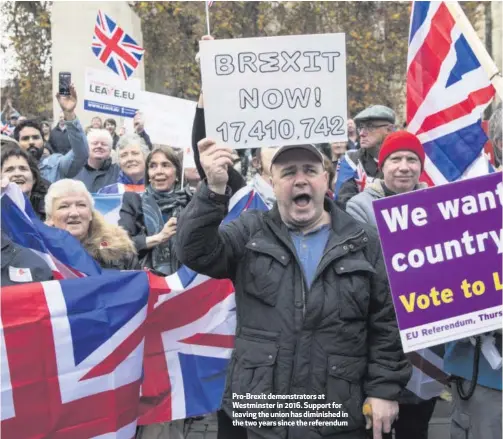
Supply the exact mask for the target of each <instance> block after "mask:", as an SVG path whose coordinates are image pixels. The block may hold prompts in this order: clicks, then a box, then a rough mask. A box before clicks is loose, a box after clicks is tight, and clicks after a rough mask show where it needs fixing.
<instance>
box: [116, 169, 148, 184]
mask: <svg viewBox="0 0 503 439" xmlns="http://www.w3.org/2000/svg"><path fill="white" fill-rule="evenodd" d="M144 180H145V179H144V178H142V179H141V180H140V181H133V180H132V179H131V177H128V176H127V175H126V174H125V173H124V171H122V169H121V171H120V172H119V178H118V180H117V183H122V184H132V185H139V184H144Z"/></svg>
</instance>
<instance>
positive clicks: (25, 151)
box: [1, 87, 502, 439]
mask: <svg viewBox="0 0 503 439" xmlns="http://www.w3.org/2000/svg"><path fill="white" fill-rule="evenodd" d="M56 98H57V100H58V103H59V105H60V108H61V113H60V115H59V119H58V120H57V121H55V122H50V121H37V120H33V119H26V118H25V117H23V116H22V115H21V114H20V113H19V112H18V111H16V109H14V108H13V106H12V103H11V102H10V100H7V103H6V105H5V107H4V109H3V112H2V124H3V127H2V137H1V176H2V179H3V180H2V185H3V186H5V184H6V181H7V180H8V181H10V182H13V183H16V184H17V185H19V187H20V188H21V190H22V192H23V193H24V194H25V195H26V197H27V198H28V199H29V200H30V202H31V205H32V207H33V209H34V211H35V213H36V215H37V216H38V217H39V219H40V220H41V221H43V222H45V223H46V224H47V225H49V226H52V227H56V228H59V229H63V230H66V231H67V232H68V233H70V234H71V235H72V236H74V237H75V238H76V239H77V240H78V241H79V242H80V243H81V245H82V247H83V248H85V249H86V250H87V251H88V253H89V254H90V255H91V256H92V257H93V258H94V259H95V260H96V262H97V263H98V264H99V265H100V266H101V267H102V268H107V269H120V270H124V269H126V270H130V269H149V270H152V271H153V272H154V273H157V274H160V275H170V274H172V273H174V272H175V271H176V270H177V269H178V268H179V267H180V265H181V260H180V257H179V255H178V254H177V251H178V250H177V245H176V239H175V238H176V233H177V228H179V227H180V224H179V219H180V216H181V215H182V213H183V211H184V209H185V208H186V207H187V206H188V205H189V203H190V202H191V200H192V198H193V197H194V194H195V192H196V191H197V190H198V187H199V186H200V185H201V181H203V180H205V178H206V170H205V169H206V167H205V164H204V163H203V160H202V157H201V154H200V151H199V149H198V144H199V143H200V142H202V141H204V139H205V137H206V133H205V125H204V102H203V99H202V97H201V98H200V100H199V103H198V106H197V109H196V114H195V119H194V125H193V133H192V134H193V136H192V137H193V138H192V148H193V152H194V156H195V163H196V167H195V168H186V169H183V156H182V152H181V150H177V149H174V148H171V147H169V146H160V145H153V144H152V142H151V141H150V137H149V135H148V133H147V132H146V129H145V127H146V126H148V121H144V120H143V116H142V115H141V114H140V113H137V115H136V116H135V118H134V132H125V130H124V129H123V128H122V127H118V124H117V121H116V120H115V119H114V118H110V117H108V118H101V117H98V116H96V117H94V118H93V119H92V121H91V124H90V126H88V127H82V126H81V123H80V122H79V119H78V115H77V114H76V112H75V108H76V106H77V99H78V97H77V94H76V91H75V89H74V88H73V87H71V94H70V96H61V95H59V94H58V95H57V96H56ZM398 126H399V124H398V121H397V118H396V115H395V112H394V111H393V110H392V109H390V108H388V107H385V106H383V105H373V106H371V107H369V108H366V109H365V110H363V111H362V112H360V113H359V114H357V115H355V116H354V118H353V119H349V120H348V122H347V132H348V141H343V142H334V143H326V144H321V145H316V148H317V149H318V150H319V151H321V153H322V154H323V167H324V170H325V171H326V172H327V175H328V185H327V187H326V194H327V196H328V197H329V198H331V199H334V198H336V203H337V205H338V206H339V208H341V209H342V210H344V211H346V212H347V213H348V214H350V215H351V216H352V217H353V218H355V219H356V220H358V221H360V222H362V223H366V224H368V225H370V226H371V227H374V228H375V227H376V224H375V216H374V213H373V209H372V201H373V200H375V199H379V198H383V197H387V196H392V195H396V194H401V193H407V192H410V191H413V190H417V189H420V188H423V187H425V186H424V184H423V183H421V181H420V176H421V173H422V171H423V169H424V161H425V153H424V150H423V147H422V145H421V143H420V142H419V140H418V139H417V137H416V136H414V135H412V134H410V133H407V132H406V131H402V130H399V129H398ZM489 134H490V137H491V141H492V143H493V146H494V153H495V157H496V163H497V167H499V166H500V165H501V144H502V140H501V108H499V109H497V110H496V111H495V113H494V115H493V117H492V119H491V122H490V133H489ZM327 140H328V139H327ZM276 150H277V148H274V147H271V148H261V149H254V150H239V151H234V152H233V156H232V157H233V162H232V163H233V165H234V166H233V167H229V169H228V174H229V180H228V186H229V188H230V191H231V193H236V192H237V191H238V190H239V189H241V188H242V187H244V186H245V185H253V187H254V189H255V190H256V191H257V192H258V193H259V194H260V196H261V197H262V199H263V200H264V201H265V202H266V204H267V205H268V206H269V207H270V208H272V207H273V206H274V204H275V201H276V196H275V193H274V191H273V188H272V187H271V162H272V160H273V157H274V154H275V152H276ZM343 163H344V164H345V166H349V167H350V168H351V169H353V170H358V169H360V170H362V172H363V173H362V178H361V179H358V178H354V177H351V178H348V179H344V178H341V174H342V172H343V171H342V169H341V167H342V166H343ZM363 177H364V178H363ZM93 194H123V198H122V207H121V210H120V220H119V223H118V224H110V223H107V221H105V219H104V217H103V215H102V214H101V213H100V212H98V211H97V210H96V209H95V207H94V199H93ZM335 194H337V196H336V197H335ZM20 252H21V253H20ZM20 257H21V258H22V259H23V264H24V265H27V266H28V267H27V268H31V269H32V271H33V276H32V281H45V280H50V279H52V274H51V271H50V270H48V269H47V267H45V266H44V262H43V261H42V260H37V258H36V255H33V254H27V253H26V251H25V249H22V248H19V246H18V245H17V244H15V243H14V242H13V240H12V239H11V237H9V236H7V235H6V234H5V233H4V232H3V231H2V277H1V281H2V285H3V286H5V285H13V284H17V283H18V282H19V281H18V280H17V279H15V276H14V278H13V274H12V270H11V271H9V267H12V266H14V267H15V266H16V264H19V258H20ZM498 342H499V343H500V344H501V336H499V338H498ZM474 349H475V348H474V347H473V346H472V345H471V344H470V343H468V344H466V343H465V344H463V343H457V344H454V345H453V346H452V348H451V349H450V350H448V352H447V355H446V368H447V369H449V368H450V372H451V373H453V374H455V375H456V376H459V377H460V378H459V381H460V382H461V383H462V384H463V383H464V382H469V381H470V380H471V379H472V376H471V373H470V369H469V367H465V365H466V364H471V362H472V359H473V356H474V355H475V351H474ZM480 361H481V362H483V359H481V360H480ZM479 373H480V378H479V381H478V383H479V384H480V385H479V386H477V389H475V390H472V395H471V396H472V399H471V401H472V402H471V404H469V403H468V402H467V401H465V400H464V399H463V398H462V397H461V398H460V397H455V400H456V401H457V402H458V403H459V405H458V406H457V410H458V411H457V412H455V413H454V414H453V419H454V420H456V419H460V417H461V415H462V414H463V413H466V412H467V411H468V412H470V413H473V415H472V419H471V424H470V425H471V427H470V428H472V429H473V431H474V432H475V433H474V435H473V436H470V437H474V438H484V439H485V438H488V439H491V438H497V437H501V436H500V435H499V436H498V433H497V432H496V429H497V428H499V434H501V400H500V401H499V405H498V403H497V399H498V398H500V399H501V376H500V375H499V376H498V374H499V372H498V373H496V372H494V371H493V370H492V369H490V368H487V367H483V366H482V367H481V368H480V372H479ZM454 393H455V394H456V395H458V393H457V392H454ZM435 401H436V398H432V399H431V400H427V401H425V400H421V399H420V398H418V397H417V396H415V395H414V394H412V392H407V391H404V392H403V394H402V395H401V399H400V401H399V402H400V417H399V419H398V421H397V423H396V424H395V434H396V438H397V439H403V438H406V439H414V438H426V437H427V431H428V423H429V420H430V419H431V416H432V413H433V410H434V407H435ZM488 401H492V403H489V402H488ZM482 402H483V404H482ZM491 404H494V407H496V408H498V407H499V413H498V414H496V411H495V410H496V409H495V410H487V411H486V413H485V414H484V413H483V412H481V411H480V410H479V409H478V408H477V407H479V406H480V407H481V406H482V405H483V406H484V407H491ZM495 416H496V417H499V424H497V425H495V424H494V422H492V421H491V422H489V421H488V419H490V417H495ZM456 422H457V421H456ZM225 425H227V424H226V421H225V419H224V420H222V421H221V426H222V429H224V428H225V427H223V426H225ZM456 425H457V426H456V427H453V428H454V429H455V428H458V430H459V432H458V433H459V435H458V436H452V437H453V438H454V437H456V438H457V437H459V438H461V437H465V436H463V431H465V430H466V428H465V427H463V426H462V425H460V423H459V422H457V424H456ZM138 434H139V435H142V434H143V436H142V437H144V438H147V437H148V436H147V435H148V431H147V430H146V429H144V430H143V431H142V432H139V433H138ZM234 434H236V433H230V436H228V437H232V435H234ZM222 437H223V436H222ZM236 437H238V436H236Z"/></svg>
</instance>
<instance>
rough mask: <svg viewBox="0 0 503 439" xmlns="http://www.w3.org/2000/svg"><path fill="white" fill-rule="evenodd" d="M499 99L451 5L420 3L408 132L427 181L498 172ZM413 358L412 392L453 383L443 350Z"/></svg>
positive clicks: (415, 10) (429, 392)
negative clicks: (492, 159)
mask: <svg viewBox="0 0 503 439" xmlns="http://www.w3.org/2000/svg"><path fill="white" fill-rule="evenodd" d="M494 95H495V90H494V87H493V86H492V85H491V82H490V80H489V78H488V77H487V74H486V73H485V71H484V70H483V68H482V67H481V65H480V62H479V61H478V59H477V57H476V56H475V54H474V52H473V50H472V49H471V47H470V45H469V44H468V41H467V40H466V38H465V37H464V36H463V34H462V32H461V30H460V28H459V26H458V25H457V24H456V21H455V19H454V17H453V16H452V15H451V13H450V12H449V10H448V8H447V6H446V5H445V3H444V2H425V1H415V2H414V4H413V7H412V15H411V24H410V35H409V52H408V59H407V130H408V131H410V132H412V133H414V134H416V135H417V136H418V138H419V140H420V141H421V143H422V144H423V147H424V149H425V152H426V160H425V172H424V173H423V176H422V179H423V180H425V181H426V182H427V183H428V184H429V185H430V186H435V185H440V184H446V183H450V182H453V181H456V180H460V179H466V178H471V177H476V176H480V175H485V174H487V173H488V172H491V171H492V166H491V165H490V163H489V161H488V159H487V157H486V155H485V153H484V145H485V143H486V142H487V136H486V134H485V132H484V130H483V128H482V120H481V119H482V113H483V111H484V110H485V108H486V107H487V106H488V105H489V103H490V102H491V100H492V99H493V97H494ZM409 359H410V360H411V362H412V364H413V366H414V367H413V375H412V379H411V381H410V382H409V385H408V388H409V389H410V390H412V391H414V392H415V393H417V394H418V395H420V396H422V397H423V398H425V399H427V398H428V397H432V396H435V395H437V394H440V392H441V391H442V389H443V386H444V384H445V383H446V381H447V375H446V374H445V373H444V372H443V371H442V369H443V358H442V354H441V352H439V351H436V350H435V349H424V350H422V351H418V352H417V353H413V354H412V356H411V355H409Z"/></svg>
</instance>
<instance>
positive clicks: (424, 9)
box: [407, 1, 495, 185]
mask: <svg viewBox="0 0 503 439" xmlns="http://www.w3.org/2000/svg"><path fill="white" fill-rule="evenodd" d="M494 95H495V90H494V87H493V86H492V85H491V82H490V80H489V78H488V76H487V74H486V72H485V71H484V69H483V68H482V66H481V65H480V62H479V60H478V59H477V57H476V55H475V53H474V52H473V50H472V48H471V47H470V45H469V43H468V41H467V40H466V38H465V37H464V35H463V33H462V32H461V30H460V28H459V26H458V25H457V24H456V21H455V19H454V17H453V16H452V15H451V13H450V11H449V9H448V8H447V6H446V4H445V2H425V1H416V2H414V4H413V8H412V16H411V25H410V36H409V52H408V59H407V129H408V131H410V132H412V133H414V134H416V135H417V136H418V137H419V140H420V141H421V143H422V144H423V146H424V149H425V152H426V162H425V171H426V172H425V173H426V176H425V177H426V180H427V182H428V183H429V184H430V185H438V184H445V183H449V182H452V181H455V180H459V179H461V178H469V177H475V176H480V175H484V174H487V173H488V172H489V163H488V161H487V159H486V157H485V155H484V151H483V147H484V144H485V143H486V141H487V136H486V134H485V132H484V130H483V128H482V125H481V118H482V113H483V111H484V109H485V108H486V107H487V105H489V103H490V102H491V100H492V99H493V97H494Z"/></svg>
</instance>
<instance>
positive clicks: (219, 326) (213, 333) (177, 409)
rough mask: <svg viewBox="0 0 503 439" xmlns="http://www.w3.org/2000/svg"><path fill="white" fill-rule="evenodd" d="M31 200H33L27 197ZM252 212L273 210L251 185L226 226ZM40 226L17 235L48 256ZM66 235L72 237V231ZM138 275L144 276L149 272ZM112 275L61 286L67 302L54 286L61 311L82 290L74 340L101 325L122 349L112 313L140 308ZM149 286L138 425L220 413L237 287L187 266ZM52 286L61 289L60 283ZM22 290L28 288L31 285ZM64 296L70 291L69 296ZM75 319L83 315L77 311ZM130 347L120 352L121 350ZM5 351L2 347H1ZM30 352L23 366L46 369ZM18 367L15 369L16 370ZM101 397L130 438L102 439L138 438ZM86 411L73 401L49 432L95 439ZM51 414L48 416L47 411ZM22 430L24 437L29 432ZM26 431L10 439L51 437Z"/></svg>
mask: <svg viewBox="0 0 503 439" xmlns="http://www.w3.org/2000/svg"><path fill="white" fill-rule="evenodd" d="M4 197H5V195H4ZM23 199H24V198H23ZM25 201H26V202H28V201H27V200H26V199H25ZM4 202H9V203H11V200H10V197H9V199H6V200H5V201H4V198H2V208H3V209H2V220H5V217H4V211H5V209H4ZM7 207H9V206H7ZM10 209H11V210H10V212H12V211H13V210H12V207H10ZM248 209H262V210H266V209H267V206H266V203H265V202H264V200H262V198H261V196H260V195H259V194H258V193H257V192H256V191H255V190H254V189H253V188H251V187H245V188H243V189H241V190H240V191H238V192H237V193H236V194H235V195H234V197H233V198H232V199H231V202H230V205H229V215H228V217H227V218H226V219H225V221H224V222H228V221H230V220H232V219H234V218H237V217H238V216H239V215H240V214H241V213H242V212H243V211H245V210H248ZM25 210H28V211H29V210H30V208H29V207H25ZM17 217H18V218H19V217H20V215H19V214H18V216H17ZM42 225H43V224H42ZM38 226H39V224H38V223H36V222H31V221H30V222H28V223H27V224H26V225H23V226H22V228H21V229H17V230H18V231H20V230H22V231H23V232H21V233H26V234H31V235H37V240H36V241H37V245H38V246H40V247H43V248H44V252H46V253H48V250H47V248H48V247H50V246H52V245H53V243H52V242H49V243H47V242H46V240H49V241H52V239H54V237H52V236H48V235H46V234H41V235H40V236H39V235H38V231H37V229H38ZM9 227H11V226H9ZM30 227H31V230H30ZM63 233H65V234H66V232H63ZM67 235H68V234H67ZM39 241H41V242H39ZM23 242H24V241H23ZM23 242H21V245H23ZM75 248H80V249H81V250H82V251H84V250H83V249H82V248H81V247H80V244H79V243H78V242H77V241H75V242H74V243H71V244H68V243H67V244H66V245H65V246H64V249H65V250H66V251H67V252H68V253H69V254H71V253H72V252H74V250H75ZM61 258H62V259H64V260H66V259H67V258H69V256H68V257H66V258H65V257H61ZM78 262H81V261H78ZM75 266H76V268H77V269H80V270H82V271H83V270H84V268H85V267H84V266H81V265H80V264H79V263H76V264H75ZM135 273H137V272H135ZM132 274H133V273H132ZM140 274H141V275H145V273H140ZM108 276H110V274H109V272H108V271H107V272H106V274H104V275H102V276H92V277H88V278H85V279H78V280H73V281H71V282H73V283H68V284H63V283H62V285H68V286H67V287H65V291H64V293H65V295H64V300H63V299H61V293H58V292H57V291H58V290H57V288H56V293H54V300H59V302H58V303H60V308H55V309H61V307H63V305H62V304H63V303H64V304H66V309H67V310H68V309H69V308H70V307H69V305H68V303H70V302H69V301H70V300H71V299H72V296H70V292H80V293H79V294H74V297H75V302H72V304H73V305H75V308H72V309H75V310H76V309H77V307H78V306H80V308H78V309H79V310H80V315H78V317H79V319H80V320H79V324H77V325H74V326H73V327H72V330H71V335H72V337H73V338H74V339H75V340H80V339H84V338H85V337H86V336H87V334H88V333H89V334H90V335H91V336H92V337H93V339H94V338H96V337H98V336H97V335H95V334H94V331H92V330H91V329H90V328H93V327H94V325H99V328H100V329H99V332H100V334H108V335H109V336H110V340H109V341H107V342H106V344H104V346H105V345H106V346H108V344H110V343H111V344H113V345H114V343H117V340H116V339H115V337H116V335H115V334H116V333H117V334H118V333H119V331H115V330H113V328H111V329H110V330H107V329H106V328H107V327H108V326H107V325H112V324H113V321H115V319H114V317H113V316H114V314H113V312H112V311H119V310H120V309H121V307H122V306H126V305H127V304H129V303H130V302H131V301H132V302H133V303H134V302H135V300H133V298H132V297H130V296H129V295H128V294H125V295H123V291H122V289H121V290H120V291H118V289H117V288H116V287H111V286H107V285H104V284H103V283H101V282H102V281H103V280H104V279H105V278H107V277H108ZM148 280H149V285H150V298H149V308H148V309H149V314H148V318H147V324H146V329H145V331H146V336H145V341H144V345H145V357H144V363H143V367H144V380H143V383H142V390H141V400H140V402H139V409H138V403H137V409H138V411H137V412H136V416H139V417H140V418H139V420H138V422H139V423H140V424H150V423H154V422H165V421H170V420H175V419H183V418H186V417H190V416H198V415H202V414H205V413H211V412H214V411H216V410H217V409H218V408H219V407H220V404H221V398H222V394H223V388H224V383H225V375H226V369H227V364H228V361H229V358H230V354H231V351H232V348H233V340H234V329H235V305H234V289H233V285H232V283H231V282H230V281H229V280H215V279H211V278H208V277H206V276H203V275H201V274H197V273H195V272H193V271H192V270H190V269H188V268H187V267H182V268H181V269H180V270H178V271H177V273H175V274H173V275H171V276H168V277H166V278H163V277H158V276H155V275H152V274H151V273H148ZM84 281H86V282H84ZM77 282H83V283H82V285H83V286H82V287H81V286H80V284H79V286H78V287H77V286H76V285H77ZM47 284H48V285H49V284H50V285H53V284H56V285H59V284H58V283H56V282H53V283H47ZM32 285H38V284H32ZM89 285H95V286H96V289H94V290H92V291H94V293H93V292H92V291H91V290H89V288H88V286H89ZM21 287H24V288H28V287H27V286H21ZM121 288H124V285H123V286H121ZM43 290H44V291H43V292H41V291H39V292H38V293H37V294H39V296H40V297H42V295H45V296H47V295H48V294H49V293H47V291H49V290H47V291H46V287H45V284H44V287H43ZM7 291H9V290H7ZM30 291H31V290H30ZM37 291H38V290H37ZM50 291H52V290H50ZM90 291H91V292H90ZM128 291H129V290H128ZM138 291H139V292H141V291H142V289H141V288H138ZM66 293H68V297H67V295H66ZM98 293H100V294H102V295H103V296H96V294H98ZM30 294H33V293H30ZM51 294H52V293H51ZM58 294H59V295H58ZM88 294H90V295H91V296H90V298H89V299H88V298H87V295H88ZM93 294H94V296H93ZM3 297H5V296H4V293H3V291H2V298H3ZM10 297H13V296H10ZM51 297H52V296H51ZM58 298H59V299H58ZM103 298H105V299H106V298H110V299H112V298H115V299H117V300H119V302H115V303H116V308H117V309H115V308H114V307H112V308H113V309H111V308H109V307H107V306H106V303H107V302H106V301H104V299H103ZM120 298H123V299H124V300H125V305H121V303H122V302H120V300H122V299H120ZM19 300H26V297H22V296H21V295H20V296H19ZM44 300H47V299H44ZM41 301H42V299H40V300H39V301H38V302H34V306H35V308H37V307H38V308H40V310H43V307H40V306H39V305H38V304H39V303H41ZM16 303H17V302H16ZM3 305H4V306H3V307H2V316H4V315H5V313H10V312H12V313H13V314H14V315H20V314H21V315H22V313H19V312H18V310H19V309H22V307H21V305H17V304H13V303H11V302H5V303H3ZM14 307H15V308H14ZM38 308H37V309H38ZM126 308H127V306H126ZM94 309H96V312H100V313H102V314H96V316H98V322H96V321H95V320H94V314H93V313H94V311H93V310H94ZM40 312H42V311H40ZM77 314H79V313H78V312H77ZM107 319H108V320H107ZM33 320H34V321H37V319H36V318H35V317H34V318H33ZM61 322H62V323H61V324H63V325H64V322H65V319H64V318H63V319H62V320H61ZM83 322H85V323H86V324H84V323H83ZM28 323H29V322H28ZM57 323H58V320H54V323H53V325H57ZM20 324H21V323H20ZM5 326H6V325H5V324H4V327H5ZM16 328H17V330H18V331H19V325H17V326H16ZM53 332H54V331H53ZM112 334H113V335H112ZM53 335H54V337H60V336H61V337H63V338H62V339H61V340H59V339H58V340H55V344H56V345H59V344H60V343H61V344H63V345H65V343H67V340H68V334H67V333H65V334H63V333H62V332H57V333H54V334H53ZM37 340H39V339H37ZM124 343H125V342H124ZM124 343H123V344H121V345H120V346H123V345H124ZM2 346H4V344H3V343H2ZM6 346H7V348H8V347H9V343H7V345H6ZM126 347H128V349H129V348H131V343H130V342H128V344H126ZM79 352H80V351H79ZM128 352H129V351H128ZM29 354H30V355H28V353H27V354H26V355H24V354H23V355H21V356H20V357H21V358H20V359H19V361H25V358H26V361H30V362H31V363H33V364H45V362H46V361H47V360H46V355H48V353H47V352H46V351H45V350H44V349H42V350H40V349H38V350H37V349H35V350H33V351H30V352H29ZM5 355H8V354H5ZM65 355H66V356H70V355H71V353H70V352H66V354H65ZM75 355H77V354H75ZM85 355H86V354H81V355H79V356H78V358H79V359H81V358H84V357H85ZM58 361H60V360H58ZM61 361H63V360H61ZM4 364H5V363H4ZM8 364H9V369H8V370H10V375H9V376H11V375H13V374H14V375H15V374H16V373H17V372H18V371H17V368H18V367H20V366H17V363H16V364H13V365H12V366H11V363H8ZM23 364H24V363H23ZM50 364H52V363H50ZM58 364H59V363H58ZM64 364H66V363H64ZM107 364H108V363H107ZM114 364H115V363H114ZM13 367H14V368H15V369H16V370H13ZM5 370H6V369H5V368H3V369H2V374H3V375H2V396H3V395H4V393H5V394H6V395H7V396H9V392H10V390H9V389H12V386H10V385H9V384H8V382H7V381H5V382H4V380H3V377H4V375H5V374H4V371H5ZM50 370H53V369H50ZM65 370H66V369H65ZM108 370H109V369H107V371H108ZM53 376H56V375H53ZM77 377H79V378H80V375H77ZM112 381H113V380H112ZM83 382H84V381H83ZM49 384H53V383H48V384H47V385H46V386H45V387H44V384H43V379H42V378H40V389H38V391H39V395H38V396H40V398H44V400H50V401H52V398H53V395H54V392H53V391H56V390H55V389H56V388H55V387H54V388H53V387H51V386H50V385H49ZM80 384H81V383H80V381H79V382H78V383H76V382H75V381H69V382H68V388H69V390H68V391H69V392H70V391H71V389H72V386H75V387H76V389H75V392H77V393H78V392H79V390H78V389H80ZM9 386H10V387H9ZM77 387H78V388H77ZM46 389H47V390H50V393H45V390H46ZM102 396H103V401H99V402H96V404H97V407H98V408H99V410H101V411H102V412H101V413H102V418H103V419H102V421H103V424H106V425H109V424H110V423H112V424H113V422H116V425H117V426H118V427H117V428H119V427H121V428H123V430H122V431H124V432H125V436H122V435H121V434H122V433H121V434H118V435H117V436H106V435H103V436H100V438H101V437H103V438H105V437H117V438H122V437H131V436H132V435H129V436H127V435H128V434H130V432H131V431H132V430H131V429H132V428H134V425H135V424H134V423H129V421H130V418H129V417H125V416H126V415H125V413H124V412H121V411H120V410H116V412H114V413H110V412H107V411H106V410H105V409H104V408H103V404H105V403H108V402H110V401H109V398H110V400H111V399H112V397H113V395H111V394H110V395H109V394H106V395H102ZM108 397H109V398H108ZM11 399H12V398H11ZM5 401H9V399H8V398H7V399H5ZM13 401H14V402H13V404H14V405H15V403H16V398H15V397H14V399H13ZM93 401H94V400H93ZM114 401H115V400H114ZM3 403H4V399H2V404H3ZM56 403H57V401H56ZM11 405H12V404H11ZM11 405H7V406H6V407H7V409H9V407H10V406H11ZM55 407H56V409H58V410H59V407H60V405H57V404H56V406H55ZM73 407H75V410H76V411H75V412H74V411H73ZM3 408H4V406H2V412H3V411H4V410H3ZM23 410H24V412H23V413H26V416H28V414H34V415H36V414H37V413H38V411H40V410H42V409H41V408H40V407H39V406H38V405H34V404H31V403H29V402H28V403H26V405H25V406H23ZM81 410H83V409H82V406H81V405H78V404H75V405H73V403H72V404H70V405H68V406H65V410H64V411H61V410H60V411H56V412H54V413H55V415H53V416H52V418H51V419H52V420H51V422H52V424H51V426H52V427H51V428H53V429H55V428H59V427H58V425H62V426H63V427H62V428H65V429H66V428H67V427H66V426H67V425H68V423H69V422H73V423H74V427H73V430H72V434H73V436H68V437H76V438H80V437H82V438H84V437H85V438H90V437H94V436H93V434H94V433H93V434H91V433H89V430H86V429H85V428H87V427H89V428H91V427H92V423H91V424H90V425H81V426H80V427H79V426H78V425H77V424H78V423H79V422H82V423H84V424H85V423H87V422H88V419H87V418H86V417H85V416H84V415H85V413H84V412H83V411H81ZM11 411H12V410H11ZM5 413H7V414H8V413H9V410H6V411H5ZM44 413H45V412H44ZM93 413H94V412H93ZM118 413H119V414H118ZM120 413H122V415H120ZM129 413H130V412H129V411H127V414H128V415H129ZM60 414H61V416H63V415H64V417H65V419H66V420H63V419H59V420H58V416H59V415H60ZM45 416H47V414H46V413H45ZM118 416H119V417H120V419H121V422H122V420H124V419H125V421H128V423H120V422H118V421H117V417H118ZM5 419H7V418H5ZM108 421H110V422H108ZM125 421H124V422H125ZM12 422H14V421H12ZM16 428H17V427H16ZM40 428H49V427H48V426H47V424H42V426H41V427H40ZM68 428H70V427H68ZM80 428H82V429H83V430H82V431H83V432H85V433H83V434H82V435H80ZM19 431H20V432H24V430H19ZM44 431H45V430H44ZM28 433H29V432H28ZM28 433H27V434H26V435H23V434H18V435H16V436H6V437H9V438H10V437H16V439H17V438H19V439H25V438H30V439H31V438H34V437H49V435H44V434H42V435H41V436H35V435H31V434H28ZM65 433H66V430H65ZM61 434H62V435H61V436H58V435H54V436H50V437H58V438H59V437H61V438H66V437H67V436H64V435H63V432H62V433H61Z"/></svg>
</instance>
